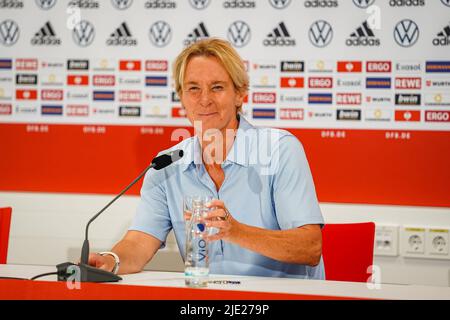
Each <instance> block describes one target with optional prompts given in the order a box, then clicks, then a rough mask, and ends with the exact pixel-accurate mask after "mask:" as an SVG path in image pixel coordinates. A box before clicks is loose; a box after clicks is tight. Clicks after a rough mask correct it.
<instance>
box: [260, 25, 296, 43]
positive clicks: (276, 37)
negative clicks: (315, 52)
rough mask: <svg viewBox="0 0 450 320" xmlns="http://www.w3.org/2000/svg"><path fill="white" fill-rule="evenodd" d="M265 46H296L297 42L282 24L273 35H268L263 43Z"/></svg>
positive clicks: (274, 30)
mask: <svg viewBox="0 0 450 320" xmlns="http://www.w3.org/2000/svg"><path fill="white" fill-rule="evenodd" d="M263 44H264V45H265V46H266V47H267V46H283V47H284V46H295V40H294V39H292V38H291V35H290V34H289V31H288V30H287V28H286V25H285V24H284V22H280V23H279V24H278V26H277V27H276V28H275V29H273V31H272V32H271V33H269V34H268V35H267V38H266V39H265V40H264V41H263Z"/></svg>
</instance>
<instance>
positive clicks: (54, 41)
mask: <svg viewBox="0 0 450 320" xmlns="http://www.w3.org/2000/svg"><path fill="white" fill-rule="evenodd" d="M31 44H32V45H33V46H41V45H44V46H59V45H61V39H59V38H57V37H56V33H55V31H54V29H53V27H52V25H51V23H50V21H47V23H46V24H45V25H44V26H43V27H42V28H41V29H40V30H39V32H37V33H36V34H35V35H34V37H33V38H32V39H31Z"/></svg>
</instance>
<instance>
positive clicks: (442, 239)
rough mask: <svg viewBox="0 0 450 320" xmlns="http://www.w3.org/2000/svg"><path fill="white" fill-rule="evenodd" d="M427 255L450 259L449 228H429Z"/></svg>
mask: <svg viewBox="0 0 450 320" xmlns="http://www.w3.org/2000/svg"><path fill="white" fill-rule="evenodd" d="M426 252H427V256H429V257H430V258H436V259H450V256H449V230H448V229H444V228H429V229H427V243H426Z"/></svg>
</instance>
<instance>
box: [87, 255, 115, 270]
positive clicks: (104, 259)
mask: <svg viewBox="0 0 450 320" xmlns="http://www.w3.org/2000/svg"><path fill="white" fill-rule="evenodd" d="M88 264H89V265H90V266H92V267H95V268H98V269H101V270H106V271H111V270H113V269H114V266H115V265H116V262H115V261H114V258H113V257H112V256H110V255H104V256H101V255H99V254H98V253H90V254H89V261H88Z"/></svg>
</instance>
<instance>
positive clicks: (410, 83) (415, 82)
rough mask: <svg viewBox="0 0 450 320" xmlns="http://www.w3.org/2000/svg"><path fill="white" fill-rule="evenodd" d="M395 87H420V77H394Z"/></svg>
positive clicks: (418, 88)
mask: <svg viewBox="0 0 450 320" xmlns="http://www.w3.org/2000/svg"><path fill="white" fill-rule="evenodd" d="M395 89H417V90H420V89H422V78H396V79H395Z"/></svg>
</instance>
